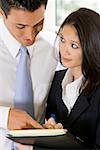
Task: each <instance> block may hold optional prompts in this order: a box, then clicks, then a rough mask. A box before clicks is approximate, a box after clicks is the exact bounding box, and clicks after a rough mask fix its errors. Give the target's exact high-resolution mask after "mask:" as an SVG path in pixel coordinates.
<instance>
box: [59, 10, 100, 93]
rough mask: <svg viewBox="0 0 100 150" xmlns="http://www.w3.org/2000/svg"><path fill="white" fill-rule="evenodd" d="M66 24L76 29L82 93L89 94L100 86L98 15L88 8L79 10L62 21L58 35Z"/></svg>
mask: <svg viewBox="0 0 100 150" xmlns="http://www.w3.org/2000/svg"><path fill="white" fill-rule="evenodd" d="M68 24H69V25H70V24H71V25H73V26H74V27H75V28H76V30H77V33H78V36H79V39H80V43H81V47H82V50H83V54H82V55H83V62H82V73H83V75H84V77H85V80H84V82H83V85H84V84H86V83H87V84H86V86H85V88H84V93H88V94H89V93H90V92H91V91H92V90H93V89H94V88H96V87H97V86H98V85H100V15H99V14H98V13H96V12H95V11H93V10H90V9H88V8H80V9H78V10H77V11H75V12H72V13H71V14H70V15H69V16H68V17H67V18H66V19H65V20H64V22H63V23H62V25H61V27H60V29H59V31H58V34H59V32H60V31H61V29H62V28H63V27H64V26H65V25H68ZM81 88H82V87H81Z"/></svg>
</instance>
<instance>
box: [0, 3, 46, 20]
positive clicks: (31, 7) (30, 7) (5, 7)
mask: <svg viewBox="0 0 100 150" xmlns="http://www.w3.org/2000/svg"><path fill="white" fill-rule="evenodd" d="M47 1H48V0H0V8H1V9H2V10H3V11H4V13H5V15H6V17H7V15H8V14H9V13H10V10H11V8H15V9H23V10H27V11H31V12H33V11H35V10H36V9H38V8H39V7H40V6H41V5H44V6H45V8H46V5H47Z"/></svg>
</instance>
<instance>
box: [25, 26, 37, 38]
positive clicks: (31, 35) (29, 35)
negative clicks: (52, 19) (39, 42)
mask: <svg viewBox="0 0 100 150" xmlns="http://www.w3.org/2000/svg"><path fill="white" fill-rule="evenodd" d="M26 37H27V39H29V40H31V41H33V40H34V39H35V37H36V34H35V32H34V31H33V29H31V28H29V29H27V31H26Z"/></svg>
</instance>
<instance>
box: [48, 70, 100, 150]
mask: <svg viewBox="0 0 100 150" xmlns="http://www.w3.org/2000/svg"><path fill="white" fill-rule="evenodd" d="M65 73H66V70H61V71H57V72H56V73H55V76H54V79H53V82H52V86H51V90H50V93H49V97H48V101H47V109H46V118H49V117H50V116H51V114H55V116H56V121H57V122H61V123H62V124H63V126H64V128H67V129H68V131H69V132H70V133H72V134H73V135H74V136H76V137H79V138H80V139H81V140H82V141H84V143H86V144H87V145H88V146H89V147H91V148H93V149H100V86H98V87H97V88H96V89H95V90H94V91H93V92H91V94H90V95H84V94H83V93H81V94H80V95H79V97H78V98H77V100H76V102H75V104H74V107H73V109H72V110H71V113H70V114H69V115H68V110H67V108H66V106H65V104H64V103H63V101H62V88H61V83H62V80H63V77H64V75H65Z"/></svg>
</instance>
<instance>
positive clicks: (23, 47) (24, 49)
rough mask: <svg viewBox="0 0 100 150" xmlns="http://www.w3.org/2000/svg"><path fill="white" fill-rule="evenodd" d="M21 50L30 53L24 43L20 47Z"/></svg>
mask: <svg viewBox="0 0 100 150" xmlns="http://www.w3.org/2000/svg"><path fill="white" fill-rule="evenodd" d="M20 50H21V52H23V53H27V54H28V49H27V48H26V47H25V46H23V45H22V46H21V47H20Z"/></svg>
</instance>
